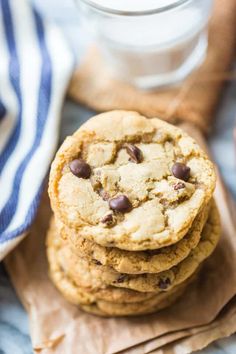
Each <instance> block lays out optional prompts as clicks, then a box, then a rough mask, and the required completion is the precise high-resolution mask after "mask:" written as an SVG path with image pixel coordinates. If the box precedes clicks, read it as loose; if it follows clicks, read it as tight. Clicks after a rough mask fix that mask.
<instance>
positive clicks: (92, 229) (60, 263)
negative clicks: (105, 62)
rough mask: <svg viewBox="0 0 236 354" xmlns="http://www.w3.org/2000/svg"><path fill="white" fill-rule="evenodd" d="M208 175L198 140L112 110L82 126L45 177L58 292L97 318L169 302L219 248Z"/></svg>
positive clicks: (53, 273)
mask: <svg viewBox="0 0 236 354" xmlns="http://www.w3.org/2000/svg"><path fill="white" fill-rule="evenodd" d="M215 178H216V177H215V172H214V167H213V164H212V163H211V162H210V161H209V159H208V157H207V156H206V154H205V153H204V152H203V151H202V150H201V149H200V147H199V146H198V145H197V144H196V142H195V141H194V140H193V139H192V138H190V137H189V136H188V135H187V134H186V133H184V132H183V131H182V130H181V129H179V128H177V127H175V126H172V125H170V124H168V123H166V122H163V121H162V120H160V119H157V118H152V119H147V118H145V117H143V116H141V115H139V114H138V113H135V112H127V111H113V112H108V113H104V114H100V115H98V116H96V117H94V118H92V119H90V120H89V121H87V122H86V123H85V124H84V125H83V126H82V127H81V128H80V129H79V130H78V131H76V132H75V133H74V134H73V135H72V136H70V137H68V138H67V139H66V140H65V142H64V143H63V144H62V146H61V148H60V149H59V151H58V152H57V154H56V157H55V160H54V161H53V163H52V168H51V173H50V182H49V194H50V199H51V204H52V208H53V211H54V216H53V218H52V220H51V224H50V229H49V232H48V236H47V255H48V261H49V268H50V276H51V279H52V281H53V282H54V284H55V286H56V287H57V288H58V289H59V291H60V292H61V294H62V295H63V296H64V297H65V298H66V299H68V301H70V302H71V303H73V304H76V305H79V306H80V307H81V308H82V309H84V310H85V311H87V312H91V313H94V314H98V315H103V316H123V315H139V314H147V313H152V312H154V311H157V310H160V309H163V308H165V307H167V306H169V305H170V304H172V303H173V302H174V301H176V299H177V298H179V297H181V296H182V294H183V293H184V292H185V291H187V290H186V288H187V286H188V284H189V283H190V282H191V281H193V280H194V279H195V277H196V276H197V274H198V271H199V269H200V267H201V265H202V263H203V261H204V260H205V259H206V258H207V257H209V256H210V255H211V253H212V252H213V250H214V249H215V247H216V244H217V242H218V239H219V234H220V222H219V215H218V212H217V208H216V205H215V203H214V201H213V199H212V194H213V191H214V188H215Z"/></svg>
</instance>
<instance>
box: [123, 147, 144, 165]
mask: <svg viewBox="0 0 236 354" xmlns="http://www.w3.org/2000/svg"><path fill="white" fill-rule="evenodd" d="M125 148H126V151H127V153H128V154H129V156H130V161H132V162H135V163H140V162H142V161H143V154H142V151H141V150H140V149H139V148H138V147H137V146H135V145H133V144H126V145H125Z"/></svg>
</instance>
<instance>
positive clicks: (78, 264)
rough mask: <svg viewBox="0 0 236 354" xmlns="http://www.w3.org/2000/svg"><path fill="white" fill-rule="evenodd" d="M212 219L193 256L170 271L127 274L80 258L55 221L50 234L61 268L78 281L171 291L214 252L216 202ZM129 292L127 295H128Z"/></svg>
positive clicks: (91, 285) (95, 285)
mask: <svg viewBox="0 0 236 354" xmlns="http://www.w3.org/2000/svg"><path fill="white" fill-rule="evenodd" d="M211 206H212V208H211V211H210V215H209V218H208V220H207V222H206V224H205V226H204V228H203V231H202V237H201V240H200V242H199V244H198V245H197V246H196V247H195V248H194V249H193V250H192V251H191V252H190V254H189V256H188V257H187V258H185V259H184V260H183V261H182V262H180V263H178V264H177V265H176V266H174V267H172V268H171V269H169V270H167V271H162V272H160V273H156V274H150V273H145V274H139V275H134V274H125V273H119V272H117V271H115V270H114V269H113V268H111V267H107V266H103V265H101V264H99V263H96V262H89V261H88V260H86V259H83V258H81V257H79V256H78V255H77V254H75V252H73V249H72V248H71V245H70V244H69V243H68V242H65V240H63V239H62V238H60V237H59V236H58V231H57V229H56V228H55V224H54V223H52V225H51V229H50V232H49V234H48V247H49V248H50V247H52V248H54V252H55V256H56V257H57V262H58V263H59V265H60V267H61V268H62V269H63V271H64V272H65V273H66V275H67V276H68V277H69V278H71V279H72V280H73V281H74V283H75V284H77V285H78V286H80V287H81V286H82V287H85V288H90V289H93V290H100V289H106V290H107V289H112V288H111V286H113V287H118V288H127V289H132V290H136V291H139V292H156V293H157V292H162V291H169V290H171V289H172V288H174V287H175V286H177V285H179V284H181V283H183V282H184V281H186V280H187V279H189V278H190V277H191V276H192V275H193V274H194V273H195V271H196V270H197V269H198V267H199V266H200V264H201V263H202V262H203V261H204V260H205V259H206V258H207V257H209V256H210V255H211V253H212V252H213V251H214V249H215V247H216V245H217V242H218V239H219V234H220V224H219V215H218V211H217V208H216V205H215V203H213V202H212V203H211ZM124 295H125V294H124Z"/></svg>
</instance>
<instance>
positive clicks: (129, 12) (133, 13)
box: [76, 0, 193, 16]
mask: <svg viewBox="0 0 236 354" xmlns="http://www.w3.org/2000/svg"><path fill="white" fill-rule="evenodd" d="M76 1H78V2H82V3H84V4H86V5H88V6H90V7H92V8H94V9H95V10H97V11H99V12H103V13H106V14H111V15H118V16H146V15H155V14H158V13H162V12H166V11H169V10H173V9H175V8H178V7H179V6H181V5H184V4H186V3H188V2H191V1H193V0H176V1H175V2H174V3H173V4H168V5H164V6H162V7H159V8H153V9H148V10H140V11H138V10H119V9H112V8H109V7H106V6H103V5H100V4H97V3H95V2H94V1H93V0H76Z"/></svg>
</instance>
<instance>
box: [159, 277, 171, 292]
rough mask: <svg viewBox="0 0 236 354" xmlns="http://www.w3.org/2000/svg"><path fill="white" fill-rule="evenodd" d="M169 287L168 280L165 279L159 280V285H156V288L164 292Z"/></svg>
mask: <svg viewBox="0 0 236 354" xmlns="http://www.w3.org/2000/svg"><path fill="white" fill-rule="evenodd" d="M169 285H170V279H169V278H166V279H160V280H159V283H158V287H159V288H160V289H162V290H166V289H167V288H168V287H169Z"/></svg>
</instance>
